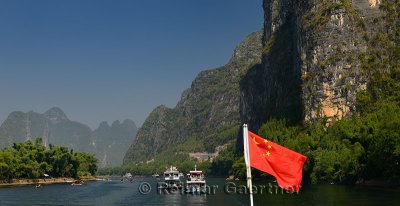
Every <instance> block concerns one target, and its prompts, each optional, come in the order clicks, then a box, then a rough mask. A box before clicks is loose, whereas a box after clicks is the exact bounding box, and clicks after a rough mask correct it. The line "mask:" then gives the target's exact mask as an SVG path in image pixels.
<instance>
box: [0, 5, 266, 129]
mask: <svg viewBox="0 0 400 206" xmlns="http://www.w3.org/2000/svg"><path fill="white" fill-rule="evenodd" d="M261 4H262V1H260V0H219V1H213V0H202V1H197V0H188V1H178V0H170V1H162V0H157V1H155V0H149V1H128V0H120V1H112V0H108V1H97V0H85V1H81V0H68V1H52V0H39V1H30V0H15V1H14V0H9V1H2V5H1V7H0V28H1V32H0V45H1V46H0V47H1V49H0V123H1V122H3V121H4V120H5V119H6V117H7V116H8V115H9V113H11V112H12V111H24V112H27V111H30V110H33V111H35V112H38V113H43V112H45V111H46V110H47V109H48V108H51V107H54V106H57V107H60V108H62V109H63V110H64V111H65V113H66V114H68V118H69V119H70V120H73V121H74V120H75V121H79V122H82V123H85V124H87V125H89V126H90V127H91V128H92V129H95V128H96V127H97V126H98V125H99V123H100V122H101V121H108V122H109V123H110V124H111V123H112V121H114V120H123V119H126V118H129V119H132V120H134V121H135V123H136V124H137V125H138V126H140V125H141V124H142V123H143V121H144V120H145V118H146V117H147V115H148V113H149V112H150V111H152V109H153V108H154V107H156V106H157V105H160V104H164V105H166V106H169V107H173V106H175V104H176V103H177V102H178V101H179V97H180V95H181V93H182V92H183V91H184V89H186V88H188V87H190V84H191V81H192V80H193V79H194V78H195V76H196V75H197V73H198V72H200V71H202V70H205V69H208V68H215V67H217V66H221V65H224V64H225V63H227V61H228V59H229V58H230V56H231V55H232V51H233V49H234V48H235V46H236V45H237V44H238V43H239V42H240V41H241V40H242V39H243V38H244V37H245V36H247V35H248V34H249V33H251V32H253V31H256V30H259V29H261V27H262V22H263V11H262V6H261Z"/></svg>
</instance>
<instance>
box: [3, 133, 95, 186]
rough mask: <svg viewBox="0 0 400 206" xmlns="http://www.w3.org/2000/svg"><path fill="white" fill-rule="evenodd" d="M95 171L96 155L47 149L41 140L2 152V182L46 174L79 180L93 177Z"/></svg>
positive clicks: (51, 146)
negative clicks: (89, 176) (81, 177)
mask: <svg viewBox="0 0 400 206" xmlns="http://www.w3.org/2000/svg"><path fill="white" fill-rule="evenodd" d="M96 171H97V159H96V157H95V156H94V155H91V154H89V153H80V152H74V151H73V150H69V149H68V148H67V147H59V146H53V145H50V149H46V147H44V146H43V145H42V139H41V138H37V139H36V140H35V143H32V142H31V141H26V142H23V143H14V145H13V146H12V147H7V148H4V149H2V150H0V179H14V178H40V177H44V174H49V175H50V176H52V177H74V178H76V177H79V176H88V175H94V174H95V173H96Z"/></svg>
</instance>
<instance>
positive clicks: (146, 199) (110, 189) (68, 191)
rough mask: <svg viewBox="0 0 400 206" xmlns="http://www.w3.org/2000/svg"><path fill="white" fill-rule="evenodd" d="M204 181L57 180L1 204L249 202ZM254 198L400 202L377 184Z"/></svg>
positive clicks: (7, 192) (0, 197) (13, 193)
mask: <svg viewBox="0 0 400 206" xmlns="http://www.w3.org/2000/svg"><path fill="white" fill-rule="evenodd" d="M142 182H148V183H149V184H150V185H151V187H152V188H151V189H152V190H151V191H150V193H149V194H147V195H143V194H140V192H139V190H138V187H139V185H140V184H141V183H142ZM207 183H208V184H209V185H218V188H217V189H216V193H215V194H211V195H201V196H200V195H191V194H180V193H177V194H169V195H167V194H158V192H157V181H156V180H154V179H151V178H148V179H141V180H140V179H135V181H134V182H133V183H130V182H121V181H119V180H117V179H116V180H113V181H110V182H87V183H85V184H84V185H82V186H70V185H68V184H58V185H45V186H43V187H42V188H38V189H36V188H35V187H34V186H23V187H13V188H0V205H1V206H17V205H18V206H19V205H21V206H27V205H41V206H47V205H49V206H50V205H51V206H57V205H71V206H103V205H104V206H112V205H117V206H120V205H139V206H143V205H198V206H202V205H204V206H206V205H249V196H248V195H244V194H226V193H225V192H224V183H225V181H224V180H223V179H220V178H209V179H208V180H207ZM235 183H236V184H237V185H243V184H244V182H235ZM261 184H262V183H261ZM265 184H267V183H265ZM255 185H259V184H257V183H256V184H255ZM237 193H240V192H237ZM254 202H255V205H400V192H399V191H398V190H385V189H376V188H363V187H348V186H337V185H313V186H306V187H303V188H302V190H301V191H300V193H299V194H281V193H279V194H269V193H268V192H267V190H264V191H263V194H255V195H254Z"/></svg>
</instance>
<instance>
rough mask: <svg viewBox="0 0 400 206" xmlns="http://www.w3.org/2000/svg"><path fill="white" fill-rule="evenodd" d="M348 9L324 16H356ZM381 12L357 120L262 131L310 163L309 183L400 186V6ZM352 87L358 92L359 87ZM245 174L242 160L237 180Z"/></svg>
mask: <svg viewBox="0 0 400 206" xmlns="http://www.w3.org/2000/svg"><path fill="white" fill-rule="evenodd" d="M347 3H348V1H342V2H339V3H334V4H332V5H333V6H328V7H326V8H327V9H324V8H325V7H322V11H324V12H322V13H324V15H326V10H332V9H337V8H339V7H342V6H344V7H345V9H346V11H347V12H350V13H352V12H355V11H354V10H351V9H350V8H348V7H349V5H347ZM380 9H381V11H382V15H381V16H379V17H375V19H376V20H375V21H374V23H373V24H372V25H369V26H368V30H367V32H365V34H364V35H363V38H364V39H363V40H362V41H366V49H365V50H364V51H359V52H358V54H359V55H358V61H359V62H360V70H361V71H360V72H361V73H362V75H363V77H365V79H366V82H367V87H366V90H364V91H359V92H358V93H357V95H356V102H355V108H356V111H354V113H353V116H352V117H351V118H347V119H346V118H344V119H342V120H337V119H336V118H328V117H320V118H317V119H314V120H313V121H304V122H301V123H293V122H291V121H286V120H285V119H284V118H282V119H279V118H278V119H277V118H271V119H270V120H268V121H266V122H264V124H262V126H261V127H260V128H259V129H258V134H260V135H261V136H263V137H265V138H267V139H270V140H272V141H274V142H276V143H278V144H281V145H283V146H286V147H288V148H291V149H293V150H295V151H298V152H300V153H302V154H305V155H306V156H307V157H308V159H307V161H306V163H305V166H304V181H305V182H312V183H318V182H336V183H348V184H354V183H357V182H359V183H361V182H364V181H368V180H380V181H387V182H390V183H393V184H399V183H400V182H399V178H400V130H399V127H400V29H399V28H400V27H399V26H400V19H399V15H398V14H399V11H400V1H399V0H391V1H382V4H381V5H380ZM307 15H308V13H306V17H307ZM352 16H353V18H355V17H354V15H352ZM314 18H316V20H318V18H319V17H318V15H317V16H314ZM310 23H311V24H314V23H313V22H310ZM371 28H373V29H371ZM379 31H385V32H379ZM360 41H361V40H360ZM266 45H268V43H267V44H266ZM356 54H357V53H356ZM340 59H342V57H341V58H337V59H332V61H333V62H337V61H339V60H340ZM352 63H354V62H352ZM346 85H348V87H356V86H357V85H356V84H355V83H354V82H353V83H351V82H347V84H346ZM243 171H244V162H243V158H241V154H239V155H238V156H237V157H236V160H235V162H234V164H233V169H232V170H231V174H235V175H238V176H241V177H243V176H244V172H243Z"/></svg>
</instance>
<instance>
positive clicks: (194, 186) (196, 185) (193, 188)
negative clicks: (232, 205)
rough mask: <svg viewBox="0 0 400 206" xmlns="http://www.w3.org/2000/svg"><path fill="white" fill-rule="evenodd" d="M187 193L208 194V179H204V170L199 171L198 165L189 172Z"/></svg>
mask: <svg viewBox="0 0 400 206" xmlns="http://www.w3.org/2000/svg"><path fill="white" fill-rule="evenodd" d="M185 190H186V193H192V194H206V192H207V187H206V180H205V179H204V174H203V171H198V170H197V168H196V165H195V166H194V170H193V171H190V172H189V173H188V174H187V180H186V188H185Z"/></svg>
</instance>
